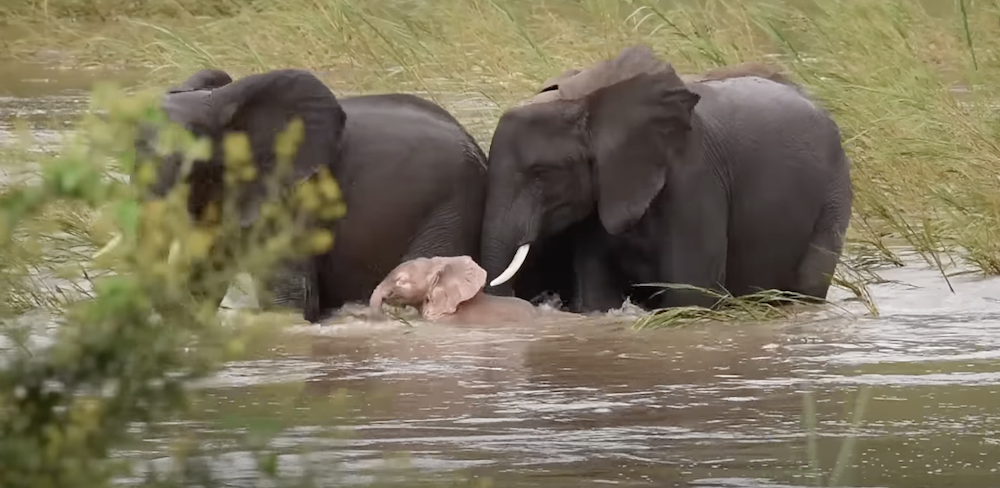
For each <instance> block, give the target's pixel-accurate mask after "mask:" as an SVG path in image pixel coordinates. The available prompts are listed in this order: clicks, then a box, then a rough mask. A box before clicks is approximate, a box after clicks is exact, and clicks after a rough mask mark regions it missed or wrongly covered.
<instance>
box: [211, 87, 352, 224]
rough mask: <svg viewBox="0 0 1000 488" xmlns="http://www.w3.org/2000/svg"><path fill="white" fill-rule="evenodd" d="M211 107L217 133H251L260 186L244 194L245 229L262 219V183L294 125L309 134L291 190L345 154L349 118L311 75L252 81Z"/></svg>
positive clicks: (227, 90) (225, 92)
mask: <svg viewBox="0 0 1000 488" xmlns="http://www.w3.org/2000/svg"><path fill="white" fill-rule="evenodd" d="M208 102H209V103H208V107H209V109H208V112H209V113H210V116H211V119H212V122H211V123H212V125H213V127H212V129H210V130H212V132H213V133H215V134H216V135H217V136H218V135H222V134H223V133H224V132H228V131H239V132H245V133H246V134H247V136H248V138H249V140H250V145H251V149H252V152H253V159H254V164H255V165H256V167H257V174H258V180H257V181H255V182H253V183H252V184H249V185H246V186H245V187H244V188H243V195H242V197H241V210H242V216H241V217H242V220H243V221H244V223H245V224H247V223H249V222H251V221H253V220H254V219H256V216H257V212H258V211H259V209H260V204H261V203H263V202H262V199H263V198H264V197H266V193H265V191H264V186H263V183H262V181H261V180H260V178H261V177H263V176H266V175H268V174H270V173H271V171H272V170H273V169H274V168H275V165H276V157H275V152H274V143H275V138H276V136H277V135H278V134H279V133H281V132H282V131H284V130H285V129H286V128H287V127H288V123H289V122H290V121H292V120H293V119H295V118H299V119H300V120H301V121H302V123H303V126H304V132H303V138H302V140H301V142H300V143H299V145H298V150H297V152H296V155H295V160H294V163H293V168H292V175H291V180H290V181H287V182H286V184H289V185H291V184H295V183H298V182H300V181H302V180H305V179H307V178H309V177H311V176H313V175H314V174H316V172H317V171H319V169H320V168H321V167H323V166H324V165H330V164H332V163H333V160H334V158H336V157H337V155H338V152H339V150H340V143H341V139H342V138H343V133H344V124H345V122H346V119H347V116H346V114H345V113H344V110H343V108H341V106H340V102H338V101H337V97H336V96H334V94H333V93H332V92H331V91H330V89H329V88H327V86H326V85H325V84H324V83H323V82H322V81H320V80H319V78H316V76H314V75H313V74H312V73H310V72H309V71H305V70H299V69H281V70H275V71H271V72H268V73H263V74H256V75H251V76H247V77H246V78H243V79H241V80H239V81H236V82H234V83H231V84H229V85H226V86H223V87H221V88H217V89H216V90H215V91H213V92H211V95H210V96H209V100H208Z"/></svg>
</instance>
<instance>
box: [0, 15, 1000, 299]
mask: <svg viewBox="0 0 1000 488" xmlns="http://www.w3.org/2000/svg"><path fill="white" fill-rule="evenodd" d="M137 5H140V4H136V3H134V2H125V1H123V0H89V1H83V0H48V1H41V0H33V1H28V0H22V1H21V2H19V3H18V2H15V3H12V4H9V6H8V7H5V8H7V11H8V12H7V13H8V15H7V18H8V19H9V20H8V23H9V25H10V27H11V29H12V32H18V33H22V34H23V35H20V36H18V37H16V38H9V39H7V40H6V41H5V42H6V45H7V47H8V48H9V49H8V52H9V53H10V55H12V56H17V57H26V58H30V57H31V56H32V55H33V54H34V53H37V52H40V51H41V50H42V49H51V48H57V49H62V50H63V51H64V52H66V53H67V54H68V55H71V56H72V57H73V59H74V60H75V62H76V63H77V64H80V65H105V66H141V67H145V68H147V69H149V71H150V75H149V76H148V77H147V78H146V80H147V81H146V82H147V83H148V84H149V85H162V84H166V83H174V82H177V81H178V80H179V79H181V78H183V77H185V76H187V75H188V74H190V73H191V72H193V71H194V70H196V69H198V68H201V67H206V66H213V67H220V68H223V69H226V70H228V71H229V72H231V73H232V74H234V75H236V76H242V75H246V74H249V73H254V72H261V71H266V70H269V69H275V68H282V67H289V66H294V67H304V68H309V69H312V70H314V71H316V72H317V73H319V74H320V75H321V76H322V77H323V78H324V79H325V80H326V81H327V82H328V83H329V85H330V86H331V87H332V88H333V90H334V91H335V92H336V93H338V94H340V93H345V92H386V91H421V92H426V93H427V96H429V97H430V98H432V99H435V100H437V101H438V102H439V103H442V104H443V105H445V106H446V107H449V108H453V106H452V105H451V104H453V102H454V100H456V99H461V98H463V97H465V98H467V97H480V99H481V107H480V109H479V110H477V112H476V117H475V118H472V117H468V116H465V118H464V119H463V122H465V123H466V124H468V125H469V126H470V130H471V131H472V132H473V133H474V134H475V135H476V136H477V138H478V139H479V141H480V142H481V143H482V144H483V146H484V148H487V149H488V144H489V141H490V137H491V132H492V128H493V127H494V125H495V122H496V120H497V118H498V117H499V115H500V114H501V113H502V111H503V110H504V109H505V108H507V107H509V106H511V105H513V104H514V103H517V102H518V101H520V100H522V99H524V98H525V97H527V96H529V95H530V94H531V93H532V92H533V91H534V90H535V89H536V88H537V85H538V84H539V83H540V82H541V81H542V80H544V79H545V78H548V77H549V76H552V75H553V74H556V73H559V72H561V71H562V70H564V69H566V68H569V67H574V66H576V67H579V66H586V65H589V64H592V63H594V62H596V61H598V60H601V59H605V58H607V57H610V56H613V55H614V54H616V53H617V52H618V51H619V50H620V49H621V48H622V47H624V46H626V45H629V44H633V43H636V42H644V43H648V44H650V45H651V46H652V47H653V48H654V50H655V51H656V52H657V53H658V54H659V55H661V56H662V57H663V58H665V59H667V60H670V61H671V62H672V63H673V64H674V65H675V66H676V67H677V68H678V70H679V71H682V72H689V73H690V72H698V71H701V70H704V69H707V68H711V67H714V66H719V65H725V64H732V63H736V62H740V61H746V60H767V61H769V62H772V63H776V64H778V65H780V66H782V67H784V69H785V70H786V71H787V72H789V73H790V75H791V76H792V78H794V79H795V80H796V81H798V82H800V83H802V84H803V85H805V86H806V87H807V88H808V89H809V91H810V92H811V93H813V94H814V96H815V97H816V98H817V99H818V100H819V101H820V102H821V103H822V104H823V105H824V106H825V107H826V108H827V109H829V110H830V112H831V113H832V115H833V116H834V117H835V118H836V120H837V121H838V123H839V124H840V126H841V128H842V131H843V139H844V145H845V147H846V149H847V151H848V153H849V154H850V156H851V158H852V160H853V168H852V177H853V183H854V188H855V201H854V216H853V219H852V224H851V227H850V229H849V234H848V237H849V245H848V250H847V252H846V255H847V256H846V258H845V261H850V262H852V266H850V267H845V268H846V269H847V270H846V271H842V272H841V273H840V275H841V276H840V277H839V279H838V281H837V282H838V284H839V285H840V286H843V287H845V288H847V289H849V290H851V291H853V292H854V293H855V294H857V295H858V296H859V298H862V299H865V297H866V294H867V291H866V290H865V287H864V284H865V281H864V280H860V281H859V280H856V279H853V280H848V279H847V278H846V277H847V276H853V277H855V278H857V275H858V273H869V272H870V271H869V270H870V268H872V266H881V265H899V264H900V263H901V262H902V260H901V258H900V257H899V256H898V255H897V252H896V250H895V249H896V247H895V246H900V245H902V246H908V247H912V248H915V249H916V250H917V251H918V252H919V253H920V255H921V256H922V257H923V259H924V260H925V261H926V262H927V263H928V264H929V265H931V266H933V267H935V268H937V269H939V270H940V271H941V273H942V274H943V275H945V276H947V275H948V274H950V273H953V272H955V271H956V269H957V268H956V266H957V265H970V266H972V267H974V268H975V269H978V270H980V271H981V272H983V273H985V274H990V275H995V274H1000V239H998V232H1000V191H998V190H1000V180H998V179H997V178H996V176H995V174H996V168H997V166H998V165H997V161H998V157H997V156H998V154H1000V145H998V141H1000V138H998V137H997V135H998V127H1000V126H997V124H995V123H994V122H993V119H994V113H993V112H994V109H993V108H992V107H991V105H990V104H991V103H993V102H992V101H993V100H995V99H997V91H998V88H997V85H996V84H993V83H991V81H992V80H995V79H1000V76H998V75H1000V63H998V62H997V61H998V58H1000V48H998V47H995V46H993V45H991V44H990V43H988V42H982V41H979V40H981V39H992V38H996V37H997V36H998V35H1000V25H998V24H997V23H996V21H995V19H996V18H997V16H998V14H1000V11H998V10H997V9H996V7H995V6H993V5H986V4H984V3H981V2H980V3H974V4H973V3H970V2H956V3H955V4H954V8H953V9H951V10H950V11H945V12H941V11H935V12H934V14H933V15H932V14H931V13H928V12H927V11H925V10H924V9H923V8H922V7H921V6H920V4H919V3H918V2H912V1H904V0H894V1H891V0H890V1H887V0H829V1H824V2H818V3H812V2H791V3H782V2H778V1H756V2H737V1H730V2H727V1H712V0H708V1H702V2H698V4H697V5H695V4H694V3H693V2H681V3H680V4H677V5H674V4H671V5H665V4H663V3H657V2H652V1H649V0H638V1H635V2H619V1H613V0H585V1H581V2H569V1H560V0H548V1H538V2H534V1H527V0H512V1H501V0H434V1H428V0H406V1H403V0H386V1H382V0H378V1H376V0H282V1H278V0H256V1H253V2H242V3H241V2H235V1H230V0H218V1H214V2H212V1H200V2H190V1H186V0H163V1H158V2H149V3H145V4H142V6H137ZM67 46H72V47H69V48H67ZM957 85H963V86H965V87H968V90H966V91H965V92H963V93H957V92H955V91H952V90H951V88H953V87H955V86H957ZM456 93H459V94H461V95H455V94H456ZM456 115H458V116H459V117H460V118H462V117H463V114H462V113H460V112H458V111H456ZM869 281H871V280H869ZM869 308H870V309H871V310H872V311H876V309H875V307H874V305H873V304H871V305H869Z"/></svg>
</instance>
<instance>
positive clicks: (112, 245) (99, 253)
mask: <svg viewBox="0 0 1000 488" xmlns="http://www.w3.org/2000/svg"><path fill="white" fill-rule="evenodd" d="M121 242H122V235H121V233H119V232H115V236H114V237H112V238H111V240H110V241H108V243H107V244H105V245H104V247H102V248H101V249H100V250H99V251H97V252H95V253H94V255H93V256H92V257H91V259H97V258H99V257H101V256H103V255H104V254H105V253H107V252H108V251H110V250H112V249H114V248H115V247H116V246H118V244H121Z"/></svg>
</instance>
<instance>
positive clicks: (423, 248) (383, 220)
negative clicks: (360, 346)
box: [138, 69, 486, 322]
mask: <svg viewBox="0 0 1000 488" xmlns="http://www.w3.org/2000/svg"><path fill="white" fill-rule="evenodd" d="M163 107H164V110H165V111H166V113H167V115H168V117H169V119H170V120H172V121H174V122H177V123H179V124H182V125H183V126H185V127H186V128H187V129H188V130H190V131H192V132H194V133H195V134H196V135H201V136H207V137H209V138H211V140H212V141H213V143H214V144H213V145H214V147H219V146H221V144H220V142H221V141H222V138H223V136H224V135H225V134H227V133H230V132H237V131H239V132H244V133H246V134H247V135H248V138H249V140H250V144H251V151H252V156H253V161H254V164H255V166H256V168H257V170H258V171H257V176H256V178H255V179H254V180H252V181H250V182H247V183H245V184H241V186H240V187H238V189H237V191H238V193H239V195H237V201H238V202H239V208H238V213H239V215H238V216H237V217H235V218H239V219H241V224H242V225H243V226H248V225H249V224H250V223H252V222H253V220H254V219H255V218H256V217H257V215H258V211H259V209H260V206H261V204H262V203H263V200H264V198H265V197H264V196H265V195H266V192H264V191H263V186H262V181H263V180H262V178H264V177H265V176H267V175H269V174H270V171H271V170H272V169H273V167H274V166H275V164H274V163H275V159H276V158H275V154H274V141H275V136H276V135H277V134H278V133H279V132H280V131H282V130H284V128H285V127H286V126H287V123H288V122H289V121H290V120H292V118H293V117H299V118H300V119H301V120H302V121H303V126H304V131H303V139H302V141H301V143H300V145H299V148H298V152H297V154H296V157H295V160H294V162H293V168H292V176H291V178H289V179H288V180H287V181H285V182H283V183H284V184H287V185H294V184H295V183H297V182H301V181H304V180H307V179H309V178H312V177H313V176H314V175H315V174H316V173H317V172H318V171H319V170H320V168H323V167H326V168H329V171H330V173H331V174H332V175H333V176H334V177H335V178H336V179H337V182H338V184H339V186H340V189H341V194H342V197H343V200H344V203H345V205H346V208H347V212H346V215H345V216H344V217H342V218H341V219H339V220H337V221H336V222H335V223H334V224H332V230H333V232H334V235H335V240H334V244H333V246H332V248H331V249H330V250H329V251H328V252H325V253H321V254H317V255H312V256H307V257H305V258H303V259H301V260H297V261H293V262H287V263H285V264H284V265H283V266H282V267H281V269H279V270H277V273H276V276H275V278H274V279H273V280H272V281H271V282H270V284H269V285H270V288H271V289H272V291H274V292H275V295H276V296H275V297H274V300H275V302H277V303H284V304H292V305H298V306H301V307H302V309H303V316H304V318H305V319H306V320H308V321H310V322H316V321H319V320H320V319H322V318H323V317H324V316H325V315H326V314H327V313H328V312H329V311H331V310H333V309H336V308H339V307H341V306H342V305H344V304H345V303H348V302H355V301H357V302H361V301H364V302H367V300H368V298H369V296H370V295H371V293H372V291H373V290H374V289H375V287H376V286H377V285H378V283H379V282H380V281H381V280H382V278H384V277H385V275H386V274H387V273H389V271H391V270H392V269H393V268H395V267H396V265H397V264H399V263H400V262H403V261H407V260H409V259H414V258H418V257H433V256H461V255H469V256H474V257H477V256H478V255H479V248H480V236H481V223H482V213H483V205H484V203H485V191H486V156H485V154H484V153H483V151H482V150H481V149H480V147H479V145H478V144H477V143H476V141H475V139H473V137H472V136H471V135H469V133H468V132H467V131H466V130H465V129H464V128H463V127H462V125H461V124H460V123H459V122H458V121H457V120H456V119H455V118H454V117H453V116H452V115H451V114H449V113H448V112H447V111H446V110H445V109H443V108H441V107H440V106H438V105H436V104H434V103H432V102H430V101H428V100H424V99H421V98H419V97H416V96H413V95H407V94H382V95H366V96H356V97H349V98H342V99H338V98H337V97H336V96H335V95H334V94H333V93H332V92H331V91H330V89H329V88H328V87H327V86H326V85H325V84H324V83H323V82H322V81H320V80H319V79H318V78H316V77H315V76H314V75H313V74H312V73H310V72H308V71H305V70H297V69H281V70H275V71H271V72H268V73H263V74H255V75H251V76H247V77H245V78H243V79H240V80H238V81H232V79H231V78H230V77H229V75H228V74H226V73H225V72H223V71H221V70H202V71H199V72H197V73H195V74H194V75H193V76H191V78H189V79H188V80H187V81H185V82H184V83H183V84H181V85H180V87H178V88H175V89H172V90H169V91H168V92H167V93H166V95H165V96H164V100H163ZM152 138H155V134H154V135H150V134H148V133H147V134H146V135H145V136H144V137H142V138H140V141H139V144H138V146H139V148H140V149H141V150H143V151H145V154H147V155H148V154H149V152H148V151H149V147H151V145H150V142H151V140H152ZM221 156H222V155H221V152H220V151H218V150H216V151H214V152H213V156H212V158H211V159H210V160H207V161H197V162H195V164H194V165H193V166H192V169H191V171H190V172H189V173H188V176H187V179H186V181H187V182H188V183H189V184H190V187H191V190H190V193H189V201H188V210H189V212H190V214H191V215H192V217H193V218H194V219H196V220H198V219H201V218H202V212H203V211H204V210H205V209H206V207H207V206H208V205H209V204H210V203H213V202H219V201H220V200H221V198H222V192H223V186H222V181H223V179H222V171H223V162H222V157H221ZM158 163H159V167H158V176H157V179H156V181H155V183H154V184H153V185H152V194H153V196H155V197H162V196H163V195H165V194H166V192H167V191H168V190H170V189H171V188H172V187H173V186H174V185H176V184H177V183H178V182H179V181H180V180H181V178H180V176H179V173H180V169H181V157H180V155H179V154H171V155H168V156H166V157H164V158H162V160H159V161H158ZM222 295H224V292H223V293H222ZM222 295H219V296H218V297H217V298H218V300H221V299H222Z"/></svg>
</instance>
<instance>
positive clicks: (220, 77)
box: [167, 68, 233, 93]
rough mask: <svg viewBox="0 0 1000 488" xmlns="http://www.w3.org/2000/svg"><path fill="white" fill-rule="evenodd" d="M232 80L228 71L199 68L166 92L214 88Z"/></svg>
mask: <svg viewBox="0 0 1000 488" xmlns="http://www.w3.org/2000/svg"><path fill="white" fill-rule="evenodd" d="M232 82H233V78H232V77H231V76H229V73H226V72H225V71H222V70H221V69H214V68H209V69H201V70H198V71H197V72H196V73H195V74H193V75H191V76H190V77H189V78H188V79H186V80H184V83H181V84H180V86H178V87H176V88H172V89H170V90H169V91H168V92H167V93H178V92H186V91H196V90H214V89H216V88H219V87H223V86H226V85H228V84H230V83H232Z"/></svg>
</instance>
